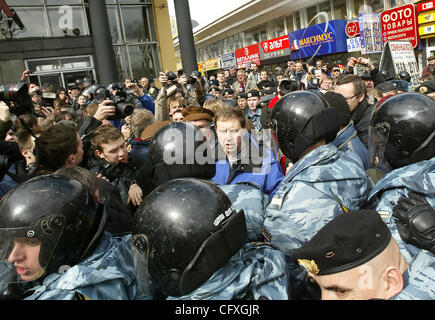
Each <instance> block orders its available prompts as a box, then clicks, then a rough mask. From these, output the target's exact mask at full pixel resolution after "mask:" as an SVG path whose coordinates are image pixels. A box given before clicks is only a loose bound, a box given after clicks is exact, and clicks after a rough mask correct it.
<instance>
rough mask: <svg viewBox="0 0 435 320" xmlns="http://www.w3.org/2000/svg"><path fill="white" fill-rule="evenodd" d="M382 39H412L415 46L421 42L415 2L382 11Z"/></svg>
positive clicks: (384, 41) (385, 40) (384, 40)
mask: <svg viewBox="0 0 435 320" xmlns="http://www.w3.org/2000/svg"><path fill="white" fill-rule="evenodd" d="M381 27H382V41H383V44H385V43H386V42H387V41H396V40H404V41H410V42H411V44H412V46H413V47H414V48H415V47H417V46H418V44H419V43H420V38H419V36H418V25H417V14H416V12H415V7H414V5H413V4H407V5H404V6H400V7H396V8H393V9H390V10H385V11H383V12H382V13H381Z"/></svg>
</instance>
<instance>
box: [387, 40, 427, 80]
mask: <svg viewBox="0 0 435 320" xmlns="http://www.w3.org/2000/svg"><path fill="white" fill-rule="evenodd" d="M379 69H380V70H387V71H388V73H389V74H391V75H396V74H399V73H400V72H401V71H407V72H408V73H409V74H410V75H411V79H412V86H413V87H416V86H417V85H418V84H419V82H420V80H419V79H420V73H419V72H418V64H417V59H416V58H415V53H414V47H413V46H412V43H411V42H410V41H388V42H387V43H386V45H385V47H384V50H383V52H382V56H381V62H380V67H379Z"/></svg>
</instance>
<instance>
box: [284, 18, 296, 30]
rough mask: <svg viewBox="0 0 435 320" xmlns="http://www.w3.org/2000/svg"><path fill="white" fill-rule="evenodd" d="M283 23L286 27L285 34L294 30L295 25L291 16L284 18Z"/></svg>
mask: <svg viewBox="0 0 435 320" xmlns="http://www.w3.org/2000/svg"><path fill="white" fill-rule="evenodd" d="M285 23H286V25H287V32H288V33H290V32H292V31H294V30H295V24H294V22H293V15H291V16H287V17H285Z"/></svg>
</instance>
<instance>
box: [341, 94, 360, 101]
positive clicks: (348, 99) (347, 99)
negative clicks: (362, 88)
mask: <svg viewBox="0 0 435 320" xmlns="http://www.w3.org/2000/svg"><path fill="white" fill-rule="evenodd" d="M357 96H359V94H356V95H354V96H352V97H349V98H346V97H344V98H345V99H346V101H350V100H352V99H353V98H355V97H357Z"/></svg>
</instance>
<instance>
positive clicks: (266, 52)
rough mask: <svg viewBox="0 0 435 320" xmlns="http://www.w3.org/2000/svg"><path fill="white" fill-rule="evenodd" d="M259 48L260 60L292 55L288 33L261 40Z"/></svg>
mask: <svg viewBox="0 0 435 320" xmlns="http://www.w3.org/2000/svg"><path fill="white" fill-rule="evenodd" d="M259 48H260V60H265V59H269V58H274V57H280V56H289V55H290V51H289V40H288V35H287V34H286V35H285V36H281V37H278V38H275V39H271V40H267V41H263V42H260V44H259Z"/></svg>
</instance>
